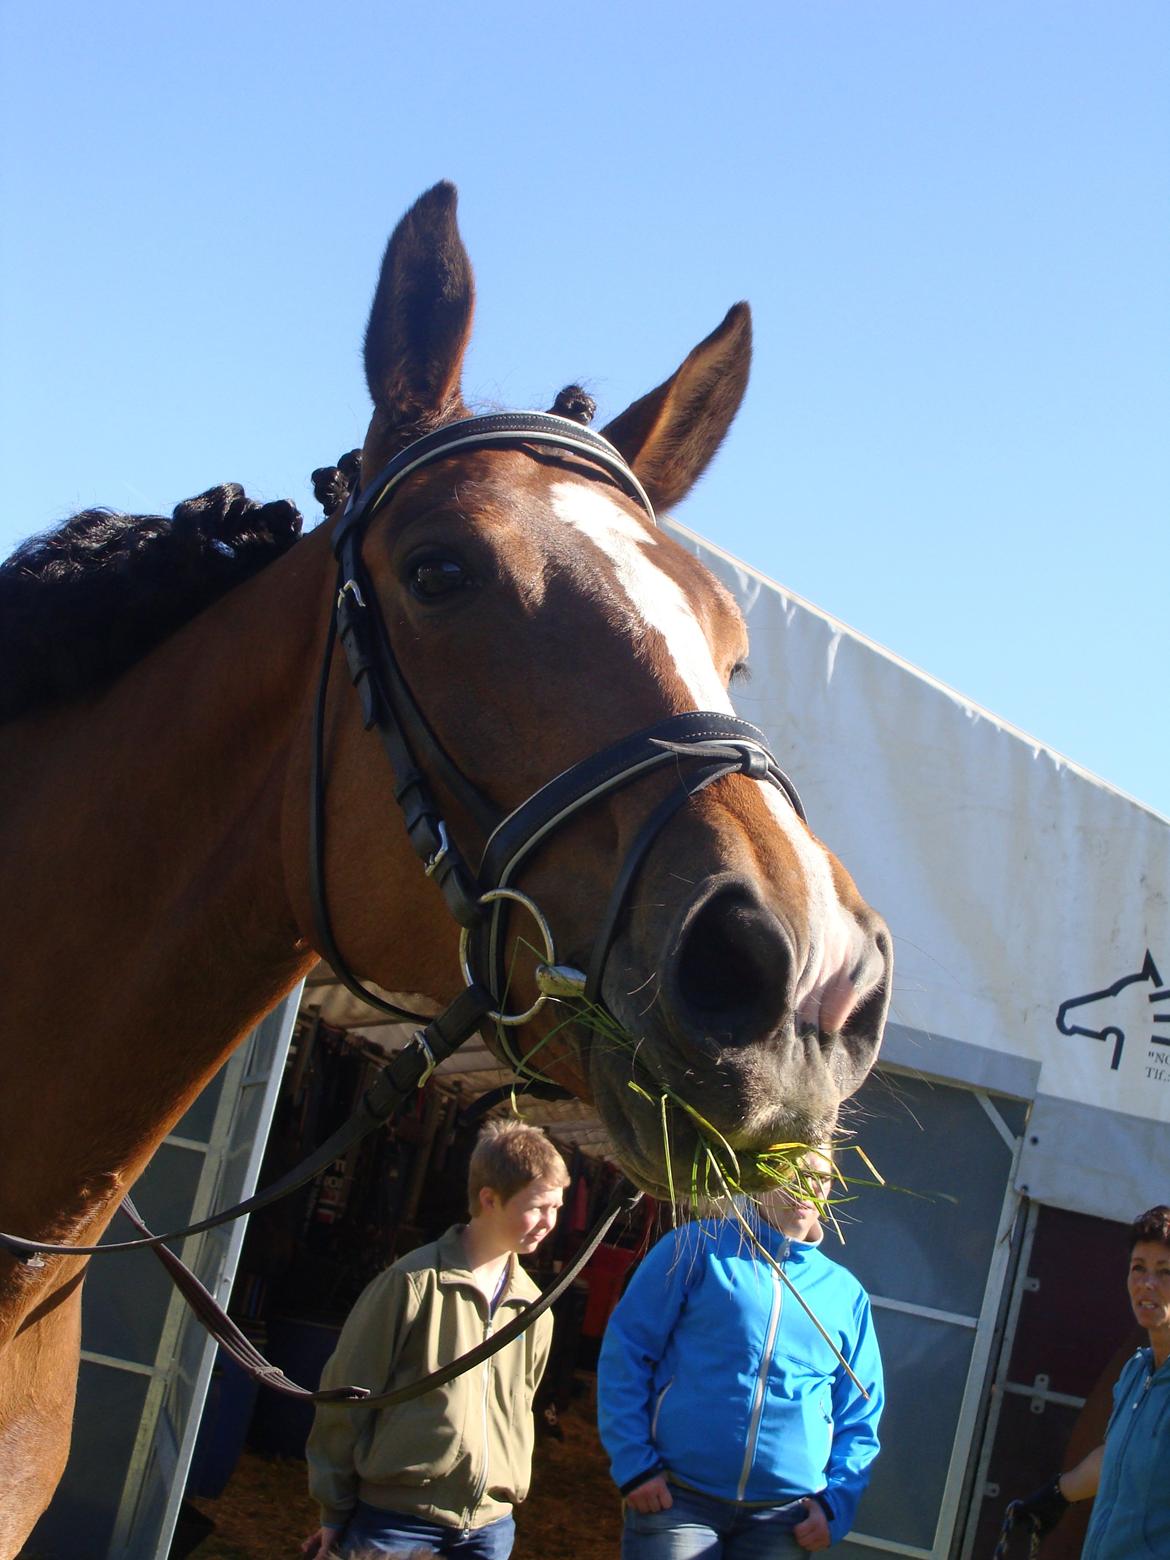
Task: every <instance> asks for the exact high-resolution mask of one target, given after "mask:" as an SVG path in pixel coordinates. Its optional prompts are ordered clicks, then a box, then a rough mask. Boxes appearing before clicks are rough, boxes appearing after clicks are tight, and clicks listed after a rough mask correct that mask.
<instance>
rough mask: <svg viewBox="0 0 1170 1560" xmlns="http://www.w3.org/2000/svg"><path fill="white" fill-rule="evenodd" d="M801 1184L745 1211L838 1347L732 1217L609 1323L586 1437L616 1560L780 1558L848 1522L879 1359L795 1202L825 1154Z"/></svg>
mask: <svg viewBox="0 0 1170 1560" xmlns="http://www.w3.org/2000/svg"><path fill="white" fill-rule="evenodd" d="M801 1179H802V1183H803V1184H802V1189H801V1191H799V1192H796V1191H793V1192H788V1191H785V1190H782V1189H777V1190H775V1191H772V1192H769V1193H767V1194H766V1195H765V1196H764V1197H763V1198H761V1199H760V1200H759V1202H758V1203H757V1204H755V1205H754V1206H752V1205H748V1208H747V1210H746V1211H745V1217H747V1219H748V1220H749V1222H750V1224H751V1226H752V1229H753V1231H754V1233H755V1235H756V1237H757V1239H758V1240H759V1241H760V1243H761V1244H762V1245H763V1246H764V1247H765V1248H766V1249H767V1251H768V1252H770V1253H771V1255H772V1256H773V1257H774V1258H775V1260H776V1261H777V1262H778V1263H779V1264H780V1265H781V1266H782V1268H783V1270H784V1273H785V1275H786V1276H787V1278H788V1280H789V1282H790V1283H791V1284H792V1285H793V1286H794V1287H795V1289H796V1290H797V1291H798V1292H799V1294H800V1295H801V1296H802V1297H803V1299H804V1300H805V1301H806V1302H807V1303H808V1306H809V1307H810V1309H811V1310H812V1312H813V1314H814V1315H815V1316H816V1318H817V1319H818V1321H819V1322H820V1323H821V1325H822V1326H823V1327H824V1328H825V1330H826V1332H827V1333H828V1334H829V1336H830V1337H831V1339H832V1341H833V1345H835V1349H836V1351H837V1352H834V1348H833V1347H831V1346H830V1345H829V1343H827V1342H826V1341H825V1339H824V1338H823V1337H822V1336H821V1334H820V1333H819V1332H818V1330H817V1328H816V1326H815V1325H814V1323H813V1322H812V1321H811V1320H810V1319H809V1316H808V1314H807V1313H806V1311H805V1310H804V1308H803V1307H802V1306H801V1304H800V1302H799V1301H798V1300H797V1299H796V1297H795V1296H794V1295H793V1294H792V1293H790V1292H789V1291H788V1288H787V1286H786V1285H785V1284H784V1283H783V1281H782V1280H781V1279H780V1277H779V1276H778V1275H777V1273H776V1271H775V1269H774V1268H773V1267H772V1265H771V1264H770V1263H769V1262H767V1261H766V1260H765V1259H764V1258H763V1257H762V1256H761V1255H760V1253H759V1252H758V1251H757V1250H756V1249H755V1247H754V1246H753V1244H752V1242H751V1241H750V1240H749V1239H748V1237H747V1235H746V1234H745V1232H744V1230H743V1227H742V1225H741V1224H740V1223H739V1221H738V1220H737V1219H735V1218H734V1217H728V1218H716V1219H705V1220H702V1221H700V1222H697V1223H692V1224H685V1225H682V1226H680V1227H679V1228H678V1229H675V1230H672V1231H671V1232H670V1234H668V1235H667V1236H665V1237H664V1238H663V1239H662V1240H660V1241H659V1242H658V1244H657V1245H656V1246H654V1247H653V1249H652V1250H651V1251H650V1253H649V1254H648V1255H647V1257H646V1258H645V1260H644V1261H643V1262H642V1264H641V1266H640V1267H639V1268H638V1269H637V1270H636V1271H635V1273H634V1276H633V1278H632V1279H631V1281H630V1284H629V1287H628V1288H627V1290H626V1293H625V1294H624V1296H623V1297H622V1299H621V1301H620V1302H619V1303H618V1305H617V1307H616V1309H615V1310H614V1313H613V1315H612V1316H611V1318H610V1321H609V1326H608V1328H607V1330H606V1334H605V1338H604V1340H603V1342H602V1348H601V1356H600V1360H599V1363H598V1374H597V1385H598V1426H599V1429H600V1431H601V1439H602V1442H603V1443H604V1445H605V1449H606V1451H607V1452H608V1453H609V1457H610V1464H611V1471H612V1474H613V1479H614V1482H615V1483H616V1484H617V1486H618V1488H619V1489H620V1490H621V1493H622V1494H623V1496H624V1497H625V1529H624V1533H623V1538H622V1556H623V1560H688V1557H694V1556H700V1555H701V1556H703V1557H704V1560H717V1557H720V1556H722V1557H724V1560H764V1557H767V1560H781V1557H782V1556H784V1555H799V1554H800V1553H801V1552H802V1551H804V1550H818V1549H827V1548H828V1547H829V1545H830V1544H833V1543H835V1542H836V1541H837V1540H838V1539H840V1538H842V1537H844V1535H845V1534H846V1533H847V1532H848V1531H849V1528H850V1527H851V1526H852V1523H853V1515H854V1512H855V1511H856V1509H857V1502H858V1500H859V1499H860V1498H861V1494H862V1491H863V1490H864V1489H865V1486H866V1484H867V1483H868V1481H869V1474H870V1469H871V1466H872V1464H873V1460H874V1458H875V1457H876V1456H877V1454H878V1435H877V1428H878V1420H879V1418H880V1417H881V1411H882V1400H883V1385H882V1363H881V1356H880V1354H879V1352H878V1344H877V1338H876V1337H875V1335H874V1328H873V1320H872V1317H871V1315H870V1306H869V1299H868V1296H867V1295H866V1293H865V1290H864V1289H863V1288H862V1287H861V1285H860V1284H859V1283H858V1281H857V1280H856V1279H855V1278H854V1277H853V1275H852V1274H851V1273H848V1272H847V1271H846V1270H845V1269H844V1268H843V1267H840V1266H839V1265H838V1264H837V1263H835V1262H832V1261H830V1259H829V1258H828V1257H826V1256H825V1255H824V1254H823V1253H822V1252H821V1251H820V1249H819V1247H820V1242H821V1238H822V1231H821V1226H820V1221H819V1218H818V1214H817V1208H816V1205H815V1202H814V1201H812V1200H810V1197H809V1196H808V1195H807V1194H808V1193H811V1196H812V1197H813V1198H820V1199H821V1201H822V1203H823V1200H824V1198H825V1197H827V1196H828V1194H829V1189H830V1187H831V1184H832V1165H831V1163H830V1162H829V1160H828V1158H827V1156H826V1155H825V1154H823V1153H816V1154H810V1155H809V1156H808V1157H807V1158H806V1161H805V1166H804V1170H803V1174H802V1178H801ZM838 1353H840V1355H841V1356H842V1357H843V1359H844V1360H845V1361H846V1363H847V1364H848V1366H849V1370H848V1371H847V1370H846V1369H845V1368H844V1366H843V1365H842V1363H841V1360H840V1359H838V1357H837V1354H838ZM850 1372H852V1375H851V1374H850ZM853 1377H856V1378H857V1379H856V1381H855V1380H854V1379H853ZM858 1382H860V1386H858V1384H857V1383H858Z"/></svg>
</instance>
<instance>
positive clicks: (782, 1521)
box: [622, 1484, 808, 1560]
mask: <svg viewBox="0 0 1170 1560" xmlns="http://www.w3.org/2000/svg"><path fill="white" fill-rule="evenodd" d="M670 1493H671V1497H672V1498H673V1500H674V1505H673V1506H671V1508H670V1510H669V1511H652V1512H648V1513H645V1514H643V1513H641V1512H637V1511H634V1510H633V1508H632V1507H630V1506H627V1507H626V1525H625V1530H624V1532H623V1533H622V1560H789V1557H794V1556H797V1555H800V1556H805V1555H806V1554H807V1551H806V1550H804V1549H802V1548H801V1547H800V1545H799V1544H798V1543H797V1542H796V1540H795V1539H794V1538H793V1537H792V1529H793V1528H794V1527H795V1526H796V1524H797V1523H798V1522H803V1521H804V1519H805V1517H806V1516H807V1515H808V1510H807V1508H806V1507H805V1504H804V1501H803V1500H795V1501H791V1502H789V1504H788V1505H785V1506H743V1505H740V1504H739V1502H738V1501H734V1500H718V1499H717V1498H716V1497H715V1496H714V1495H702V1494H700V1493H699V1491H698V1490H687V1489H682V1488H681V1487H680V1486H679V1485H677V1484H672V1485H671V1486H670Z"/></svg>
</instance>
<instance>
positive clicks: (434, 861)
mask: <svg viewBox="0 0 1170 1560" xmlns="http://www.w3.org/2000/svg"><path fill="white" fill-rule="evenodd" d="M435 832H436V833H437V834H438V836H439V848H438V850H436V851H435V852H434V853H433V854H432V855H430V856H428V857H427V859H426V861H425V863H424V864H423V872H424V873H425V874H426V876H427V877H434V875H435V869H436V868H437V867H438V866H439V865H440V864H441V863H442V862H443V861H444V860H445V859H446V857H447V856H448V855H449V853H450V850H451V841H450V840H449V839H448V838H447V825H446V824H445V823H444V822H443V820H442V818H440V819H439V820H438V827H437V829H436V831H435Z"/></svg>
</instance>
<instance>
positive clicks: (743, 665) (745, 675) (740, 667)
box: [727, 661, 752, 683]
mask: <svg viewBox="0 0 1170 1560" xmlns="http://www.w3.org/2000/svg"><path fill="white" fill-rule="evenodd" d="M751 675H752V669H751V667H750V666H749V665H748V664H747V662H746V661H737V662H736V663H735V665H734V666H733V667H732V668H731V676H730V677H729V678H728V679H727V680H728V682H733V683H736V682H737V683H745V682H748V681H750V679H751Z"/></svg>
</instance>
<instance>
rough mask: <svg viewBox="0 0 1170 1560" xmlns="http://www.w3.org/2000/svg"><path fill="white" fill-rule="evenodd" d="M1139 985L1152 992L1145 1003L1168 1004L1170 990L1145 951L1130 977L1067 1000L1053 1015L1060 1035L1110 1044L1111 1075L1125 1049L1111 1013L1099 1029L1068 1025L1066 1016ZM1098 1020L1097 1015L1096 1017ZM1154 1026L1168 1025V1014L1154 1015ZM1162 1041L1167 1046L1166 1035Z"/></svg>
mask: <svg viewBox="0 0 1170 1560" xmlns="http://www.w3.org/2000/svg"><path fill="white" fill-rule="evenodd" d="M1140 981H1148V982H1149V983H1150V985H1151V986H1152V987H1153V988H1154V989H1153V990H1152V991H1151V992H1150V993H1149V995H1148V996H1147V998H1146V1000H1147V1001H1148V1002H1167V1001H1170V990H1166V989H1164V988H1163V987H1162V977H1161V975H1159V973H1158V967H1157V965H1156V964H1155V963H1154V958H1153V955H1152V954H1151V953H1150V950H1149V949H1148V948H1147V949H1146V957H1145V961H1144V962H1143V964H1142V967H1141V969H1140V970H1138V971H1137V972H1136V973H1135V974H1133V975H1123V976H1122V977H1121V979H1120V980H1115V981H1114V982H1113V984H1112V986H1106V987H1105V989H1104V990H1103V991H1090V992H1088V993H1086V995H1085V996H1083V997H1070V998H1069V999H1068V1001H1067V1002H1062V1003H1061V1004H1060V1008H1059V1010H1058V1012H1057V1015H1056V1027H1057V1029H1059V1030H1060V1032H1061V1034H1062V1035H1086V1036H1087V1037H1088V1038H1089V1039H1090V1040H1102V1041H1104V1042H1105V1044H1106V1045H1108V1044H1110V1043H1112V1045H1113V1056H1112V1059H1111V1061H1110V1063H1109V1069H1110V1071H1111V1072H1116V1071H1117V1069H1118V1066H1119V1065H1120V1063H1121V1052H1122V1048H1123V1047H1124V1045H1125V1030H1124V1029H1123V1028H1122V1027H1121V1025H1120V1024H1119V1023H1118V1022H1117V1021H1116V1020H1117V1015H1116V1014H1115V1013H1109V1012H1106V1014H1105V1015H1104V1016H1105V1018H1106V1019H1107V1020H1110V1021H1109V1022H1107V1023H1105V1024H1104V1025H1103V1027H1102V1028H1100V1029H1087V1028H1085V1026H1084V1025H1083V1024H1076V1023H1072V1022H1071V1021H1070V1019H1069V1014H1070V1013H1078V1012H1079V1010H1080V1009H1081V1008H1086V1007H1092V1006H1093V1005H1094V1004H1095V1003H1098V1002H1106V1001H1112V1000H1113V999H1114V998H1116V997H1117V996H1118V995H1119V993H1120V992H1122V991H1124V990H1125V988H1126V987H1127V986H1133V985H1136V984H1137V983H1138V982H1140ZM1098 1016H1100V1015H1098ZM1153 1021H1154V1023H1155V1024H1170V1012H1166V1013H1155V1014H1154V1016H1153ZM1166 1039H1167V1041H1168V1042H1170V1033H1168V1034H1167V1036H1166Z"/></svg>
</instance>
